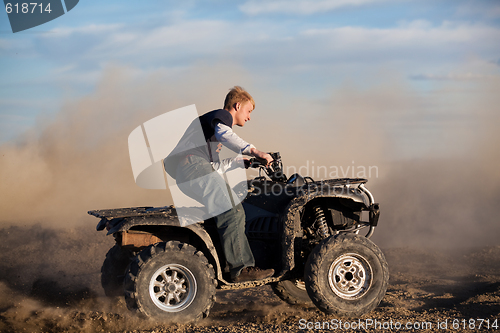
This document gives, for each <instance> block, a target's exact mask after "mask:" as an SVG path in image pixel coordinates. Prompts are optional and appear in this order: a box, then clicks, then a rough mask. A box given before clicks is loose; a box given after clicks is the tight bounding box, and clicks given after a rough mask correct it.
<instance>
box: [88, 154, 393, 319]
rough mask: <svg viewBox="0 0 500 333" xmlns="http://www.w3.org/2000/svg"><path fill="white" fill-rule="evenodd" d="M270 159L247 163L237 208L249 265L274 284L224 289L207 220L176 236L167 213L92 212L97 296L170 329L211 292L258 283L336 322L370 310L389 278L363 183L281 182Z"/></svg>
mask: <svg viewBox="0 0 500 333" xmlns="http://www.w3.org/2000/svg"><path fill="white" fill-rule="evenodd" d="M271 155H272V157H273V158H274V161H273V162H272V163H271V165H270V166H268V167H264V166H262V165H261V164H260V163H259V161H256V160H252V161H251V167H254V168H259V176H258V177H256V178H254V179H252V180H249V181H247V182H246V183H245V185H246V186H248V192H249V193H248V195H247V197H246V198H245V200H244V201H243V202H242V205H243V207H244V209H245V213H246V235H247V238H248V241H249V243H250V246H251V249H252V252H253V255H254V257H255V261H256V266H257V267H260V268H263V269H267V268H273V269H274V271H275V274H274V276H272V277H269V278H267V279H264V280H259V281H247V282H240V283H231V282H230V277H229V271H228V268H227V267H226V260H225V257H224V254H223V251H222V248H221V244H220V239H219V235H218V233H217V229H216V226H215V224H214V221H213V219H208V220H205V221H200V223H197V224H192V225H188V226H185V227H181V226H180V224H179V220H178V218H177V214H176V209H175V207H174V206H169V207H159V208H154V207H137V208H123V209H110V210H93V211H90V212H89V214H91V215H93V216H96V217H98V218H101V221H100V222H99V223H98V225H97V230H103V229H105V228H106V229H107V230H108V235H110V234H112V235H113V236H114V238H115V240H116V245H115V246H114V247H112V248H111V249H110V250H109V252H108V253H107V255H106V259H105V260H104V263H103V266H102V269H101V273H102V274H101V283H102V286H103V288H104V291H105V293H106V295H107V296H125V300H126V304H127V306H128V308H129V309H131V310H135V311H138V312H139V313H140V314H143V315H145V316H146V317H152V318H154V319H158V320H163V321H169V322H178V323H186V322H194V321H196V320H198V319H200V318H204V317H207V316H208V313H209V311H210V309H211V307H212V305H213V303H214V301H215V292H216V289H222V290H227V289H240V288H247V287H258V286H262V285H266V284H270V285H271V287H272V289H273V291H274V292H275V293H276V294H277V295H278V296H279V297H280V298H281V299H282V300H284V301H286V302H288V303H290V304H293V305H302V306H313V305H315V306H317V307H318V308H319V309H320V310H322V311H323V312H325V313H329V314H334V315H337V316H340V317H356V316H360V315H362V314H365V313H367V312H369V311H371V310H372V309H374V308H375V307H376V306H377V305H378V304H379V303H380V301H381V300H382V298H383V297H384V295H385V292H386V289H387V285H388V280H389V271H388V266H387V262H386V260H385V257H384V255H383V253H382V252H381V251H380V249H379V248H378V247H377V246H376V245H375V244H374V243H373V242H372V241H370V239H369V238H370V236H371V235H372V234H373V231H374V228H375V227H376V226H377V223H378V220H379V215H380V210H379V205H378V204H377V203H375V202H374V199H373V196H372V194H371V193H370V192H369V191H368V190H367V189H366V188H365V185H364V184H365V183H366V182H367V180H366V179H361V178H354V179H352V178H342V179H330V180H322V181H314V180H313V179H311V178H310V177H302V176H300V175H299V174H294V175H292V176H291V177H289V178H288V177H286V175H285V174H284V173H283V165H282V162H281V157H280V154H279V153H271ZM263 174H265V175H266V176H264V175H263ZM362 212H366V213H364V214H363V213H362ZM362 215H368V221H362ZM362 229H363V231H364V232H366V235H364V236H363V235H360V231H361V230H362Z"/></svg>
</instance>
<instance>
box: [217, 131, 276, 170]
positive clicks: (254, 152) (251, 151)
mask: <svg viewBox="0 0 500 333" xmlns="http://www.w3.org/2000/svg"><path fill="white" fill-rule="evenodd" d="M215 138H216V139H217V141H219V142H222V144H224V145H225V146H227V147H229V148H230V149H232V150H234V151H241V152H242V154H244V155H248V156H254V157H257V158H259V159H261V160H264V161H266V165H267V164H269V163H271V162H272V161H273V158H272V157H271V155H269V154H268V153H265V152H262V151H260V150H258V149H257V148H255V146H254V145H252V144H250V143H248V142H246V141H245V140H243V139H242V138H240V137H239V136H238V135H237V134H236V133H234V132H233V130H232V129H231V127H229V126H227V125H224V124H223V123H218V124H217V125H215Z"/></svg>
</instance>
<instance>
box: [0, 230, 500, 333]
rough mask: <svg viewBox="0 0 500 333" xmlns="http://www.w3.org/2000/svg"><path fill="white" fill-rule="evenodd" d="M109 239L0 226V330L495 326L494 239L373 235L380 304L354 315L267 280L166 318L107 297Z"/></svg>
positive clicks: (499, 322)
mask: <svg viewBox="0 0 500 333" xmlns="http://www.w3.org/2000/svg"><path fill="white" fill-rule="evenodd" d="M112 244H113V239H112V238H111V237H105V236H104V233H97V232H95V231H94V229H93V228H92V227H86V228H80V229H71V230H54V229H47V228H44V227H41V226H39V225H38V226H34V227H19V226H18V227H8V228H4V229H1V230H0V332H156V333H159V332H321V331H326V332H328V331H336V330H339V331H356V332H374V331H383V332H396V331H409V332H423V331H429V332H430V331H432V332H435V331H445V328H447V329H448V330H450V331H456V332H469V331H478V332H479V331H500V246H493V247H482V248H468V249H461V250H457V249H454V250H452V249H447V250H437V249H410V248H384V247H383V244H379V245H380V246H381V248H382V250H383V252H384V253H385V255H386V258H387V261H388V263H389V268H390V285H389V288H388V291H387V294H386V296H385V298H384V299H383V300H382V302H381V304H380V305H379V306H378V307H377V308H376V309H375V310H374V311H372V312H371V313H369V314H367V315H365V316H363V317H361V318H350V319H339V318H335V317H333V316H329V315H325V314H323V313H322V312H320V311H319V310H317V309H315V308H298V307H293V306H289V305H287V304H286V303H284V302H282V301H281V300H280V299H279V298H278V297H277V296H275V295H274V294H273V292H272V290H271V288H270V287H269V286H265V287H261V288H252V289H244V290H238V291H224V292H218V293H217V302H216V304H215V305H214V307H213V308H212V311H211V313H210V316H209V317H208V318H207V319H205V320H203V321H201V322H199V323H198V324H196V325H166V324H162V323H155V322H150V321H147V320H143V319H139V318H137V317H135V316H134V315H133V314H132V313H130V312H129V311H128V310H127V309H126V307H125V304H124V301H123V299H119V298H118V299H108V298H106V297H104V294H103V291H102V290H101V287H100V282H99V281H100V280H99V279H100V266H101V264H102V261H103V259H104V255H105V253H106V252H107V250H108V249H109V248H110V247H111V246H112ZM340 320H342V321H340ZM438 325H439V326H438ZM479 325H481V327H479ZM488 326H489V330H488ZM353 328H354V330H353Z"/></svg>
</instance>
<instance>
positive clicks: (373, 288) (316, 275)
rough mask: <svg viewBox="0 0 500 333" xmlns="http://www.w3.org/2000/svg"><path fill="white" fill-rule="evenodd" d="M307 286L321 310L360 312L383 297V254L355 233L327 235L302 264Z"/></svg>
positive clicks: (340, 313) (386, 272) (386, 274)
mask: <svg viewBox="0 0 500 333" xmlns="http://www.w3.org/2000/svg"><path fill="white" fill-rule="evenodd" d="M305 282H306V290H307V293H308V294H309V297H310V298H311V300H312V301H313V303H314V304H315V305H316V306H317V307H318V308H319V309H320V310H321V311H323V312H325V313H332V314H335V315H338V316H341V317H354V316H361V315H363V314H365V313H368V312H370V311H371V310H373V309H374V308H375V307H376V306H377V305H378V304H379V303H380V301H381V300H382V298H383V297H384V295H385V292H386V290H387V285H388V283H389V269H388V265H387V261H386V260H385V257H384V254H383V253H382V251H380V249H379V248H378V246H377V245H375V244H374V243H373V242H372V241H370V240H369V239H367V238H365V237H362V236H358V235H355V234H348V233H344V234H339V235H336V236H332V237H329V238H327V239H325V240H324V241H322V242H321V243H320V244H319V245H318V246H316V247H315V248H314V249H313V251H312V252H311V254H310V255H309V258H308V260H307V263H306V267H305Z"/></svg>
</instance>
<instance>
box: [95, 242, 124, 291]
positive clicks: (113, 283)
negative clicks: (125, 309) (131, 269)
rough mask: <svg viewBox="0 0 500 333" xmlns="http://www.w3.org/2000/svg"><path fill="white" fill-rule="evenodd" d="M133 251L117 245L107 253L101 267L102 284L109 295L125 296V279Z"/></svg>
mask: <svg viewBox="0 0 500 333" xmlns="http://www.w3.org/2000/svg"><path fill="white" fill-rule="evenodd" d="M130 256H131V252H130V251H128V250H124V249H122V248H121V247H120V246H118V245H115V246H113V247H112V248H111V249H109V251H108V253H106V259H104V262H103V263H102V267H101V285H102V288H103V289H104V294H106V296H108V297H117V296H123V293H124V290H123V279H124V278H125V272H126V271H127V267H128V265H129V264H130V261H131V258H130Z"/></svg>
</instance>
